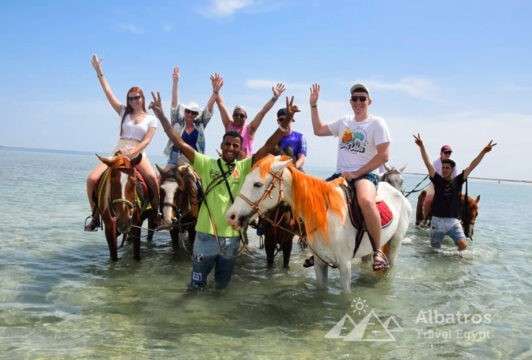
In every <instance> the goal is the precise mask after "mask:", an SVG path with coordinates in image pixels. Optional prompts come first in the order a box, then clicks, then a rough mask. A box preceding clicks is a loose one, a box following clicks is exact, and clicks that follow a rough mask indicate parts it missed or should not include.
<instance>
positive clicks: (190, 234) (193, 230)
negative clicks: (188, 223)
mask: <svg viewBox="0 0 532 360" xmlns="http://www.w3.org/2000/svg"><path fill="white" fill-rule="evenodd" d="M194 239H196V228H195V227H194V226H192V227H191V228H189V229H188V244H187V249H186V251H187V252H189V253H191V254H192V250H193V249H194Z"/></svg>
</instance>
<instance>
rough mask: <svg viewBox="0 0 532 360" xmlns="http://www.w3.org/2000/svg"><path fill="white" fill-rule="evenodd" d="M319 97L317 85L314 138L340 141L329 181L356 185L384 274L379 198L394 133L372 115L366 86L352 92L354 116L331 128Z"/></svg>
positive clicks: (375, 267)
mask: <svg viewBox="0 0 532 360" xmlns="http://www.w3.org/2000/svg"><path fill="white" fill-rule="evenodd" d="M319 93H320V85H319V84H313V85H312V87H311V89H310V108H311V116H312V127H313V129H314V134H315V135H317V136H335V137H338V158H337V163H336V173H335V174H334V175H333V176H331V177H330V178H329V179H327V180H332V178H336V177H339V176H342V177H344V178H345V179H346V180H347V181H348V182H349V183H353V186H354V188H355V190H356V194H357V201H358V204H359V205H360V209H361V211H362V215H363V216H364V221H365V223H366V228H367V230H368V233H369V236H370V239H371V240H372V245H373V250H374V254H373V270H374V271H379V270H383V269H385V268H386V267H387V266H388V260H387V259H386V256H385V255H384V253H382V252H381V251H380V250H379V248H380V243H381V222H380V215H379V211H378V209H377V205H376V204H375V197H376V195H377V182H378V181H379V174H380V169H381V168H382V167H383V166H384V164H385V163H386V162H387V161H388V157H389V148H390V132H389V130H388V127H387V125H386V123H385V122H384V120H383V119H382V118H380V117H376V116H373V115H370V114H369V113H368V107H369V106H370V105H371V102H372V99H371V97H370V93H369V91H368V89H367V88H366V87H365V86H364V85H362V84H355V85H353V86H352V87H351V89H350V99H349V103H350V104H351V108H352V109H353V115H347V116H344V117H342V118H340V119H338V120H336V121H335V122H332V123H329V124H325V123H324V122H322V120H321V118H320V115H319V112H318V104H317V103H318V98H319ZM307 264H308V263H307Z"/></svg>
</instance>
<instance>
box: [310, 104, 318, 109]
mask: <svg viewBox="0 0 532 360" xmlns="http://www.w3.org/2000/svg"><path fill="white" fill-rule="evenodd" d="M310 107H311V108H313V109H314V108H317V107H318V104H314V105H310Z"/></svg>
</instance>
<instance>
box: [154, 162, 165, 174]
mask: <svg viewBox="0 0 532 360" xmlns="http://www.w3.org/2000/svg"><path fill="white" fill-rule="evenodd" d="M155 167H156V168H157V171H158V172H159V174H162V173H164V169H163V168H161V167H160V166H159V165H157V164H155Z"/></svg>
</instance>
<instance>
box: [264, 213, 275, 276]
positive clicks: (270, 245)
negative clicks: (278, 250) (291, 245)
mask: <svg viewBox="0 0 532 360" xmlns="http://www.w3.org/2000/svg"><path fill="white" fill-rule="evenodd" d="M262 226H263V228H264V249H265V250H266V264H267V265H268V267H272V266H273V261H274V259H275V231H274V230H273V226H272V225H271V224H270V223H269V222H267V221H264V222H263V223H262ZM277 235H279V233H278V234H277Z"/></svg>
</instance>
